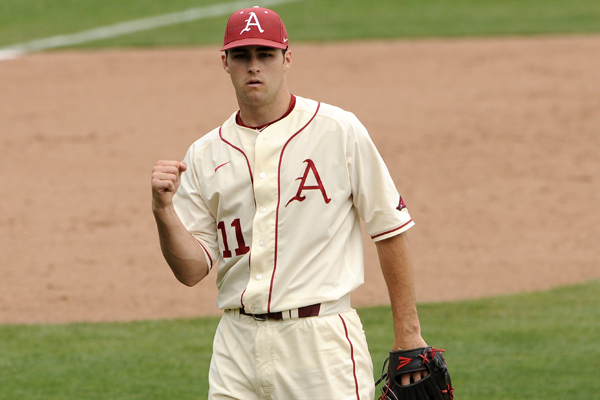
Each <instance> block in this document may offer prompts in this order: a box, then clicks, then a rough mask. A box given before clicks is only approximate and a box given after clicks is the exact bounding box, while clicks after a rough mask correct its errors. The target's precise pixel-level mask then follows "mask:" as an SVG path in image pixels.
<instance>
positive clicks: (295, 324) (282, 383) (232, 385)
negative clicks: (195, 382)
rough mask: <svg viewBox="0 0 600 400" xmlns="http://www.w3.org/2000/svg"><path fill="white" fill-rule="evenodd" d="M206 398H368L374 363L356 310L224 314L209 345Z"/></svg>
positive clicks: (286, 399)
mask: <svg viewBox="0 0 600 400" xmlns="http://www.w3.org/2000/svg"><path fill="white" fill-rule="evenodd" d="M209 384H210V391H209V395H208V398H209V399H211V400H222V399H228V400H231V399H237V400H258V399H261V400H263V399H264V400H267V399H268V400H320V399H322V400H325V399H327V400H356V399H362V400H372V399H373V398H374V395H375V385H374V381H373V364H372V361H371V356H370V354H369V350H368V347H367V341H366V338H365V334H364V331H363V327H362V324H361V322H360V319H359V317H358V314H357V313H356V311H355V310H354V309H350V310H348V311H346V312H343V313H340V314H332V315H324V316H317V317H308V318H297V319H288V320H266V321H257V320H255V319H254V318H253V317H252V316H248V315H242V314H240V313H239V310H227V311H226V312H225V314H224V315H223V317H222V319H221V321H220V323H219V326H218V328H217V332H216V333H215V339H214V344H213V356H212V360H211V364H210V373H209Z"/></svg>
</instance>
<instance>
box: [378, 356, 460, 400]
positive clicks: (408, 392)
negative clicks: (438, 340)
mask: <svg viewBox="0 0 600 400" xmlns="http://www.w3.org/2000/svg"><path fill="white" fill-rule="evenodd" d="M443 352H444V350H441V349H435V348H433V347H419V348H417V349H412V350H398V351H390V357H389V358H388V359H387V360H385V362H384V363H383V370H382V371H381V378H379V380H378V381H377V383H376V384H375V385H376V386H377V385H379V383H381V382H382V381H383V380H384V379H385V378H386V377H387V380H386V382H385V384H384V385H383V386H382V387H381V397H379V399H380V400H451V399H454V388H453V387H452V382H451V381H450V374H448V366H447V365H446V360H445V359H444V356H443V355H442V353H443ZM388 361H389V364H388ZM386 364H387V366H388V368H387V372H386V371H385V366H386ZM416 371H427V372H428V375H427V376H426V377H425V378H423V379H421V380H419V381H417V382H412V381H411V383H410V384H409V385H406V386H402V385H401V383H400V376H401V375H404V374H410V373H412V372H416Z"/></svg>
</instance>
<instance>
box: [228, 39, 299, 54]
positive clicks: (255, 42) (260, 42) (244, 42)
mask: <svg viewBox="0 0 600 400" xmlns="http://www.w3.org/2000/svg"><path fill="white" fill-rule="evenodd" d="M243 46H267V47H274V48H276V49H281V50H284V49H287V47H288V45H287V43H279V42H275V41H273V40H267V39H256V38H248V39H240V40H234V41H233V42H231V43H228V44H226V45H225V46H223V47H222V48H221V51H225V50H229V49H233V48H235V47H243Z"/></svg>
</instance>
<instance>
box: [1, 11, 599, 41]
mask: <svg viewBox="0 0 600 400" xmlns="http://www.w3.org/2000/svg"><path fill="white" fill-rule="evenodd" d="M223 1H231V0H169V1H166V0H162V1H157V0H131V1H120V0H85V1H82V0H19V1H0V46H8V45H11V44H15V43H22V42H25V41H29V40H32V39H37V38H44V37H49V36H52V35H57V34H68V33H75V32H79V31H82V30H86V29H90V28H94V27H98V26H104V25H108V24H114V23H118V22H123V21H129V20H132V19H136V18H143V17H149V16H155V15H160V14H164V13H170V12H177V11H183V10H186V9H189V8H195V7H201V6H204V5H209V4H215V3H221V2H223ZM273 8H274V9H275V10H277V11H278V12H279V13H280V14H281V16H282V18H283V19H284V21H285V22H286V26H287V28H288V32H289V34H290V37H291V40H292V41H293V42H294V41H334V40H335V41H337V40H361V39H373V38H379V39H381V38H383V39H386V38H415V37H432V36H439V37H456V36H489V35H528V34H557V33H561V34H564V33H590V32H594V33H597V32H600V2H599V1H597V0H380V1H364V0H344V1H339V0H304V1H299V2H296V3H290V4H285V5H280V6H274V7H273ZM226 20H227V16H222V17H218V18H213V19H207V20H200V21H195V22H189V23H185V24H179V25H174V26H170V27H164V28H160V29H156V30H153V31H149V32H140V33H135V34H131V35H125V36H121V37H119V38H114V39H109V40H103V41H98V42H91V43H89V44H86V45H82V46H81V47H123V46H126V47H130V46H188V45H198V44H200V45H203V44H215V43H219V42H220V41H221V40H222V37H223V29H224V25H225V22H226Z"/></svg>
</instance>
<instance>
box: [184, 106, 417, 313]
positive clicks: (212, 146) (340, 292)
mask: <svg viewBox="0 0 600 400" xmlns="http://www.w3.org/2000/svg"><path fill="white" fill-rule="evenodd" d="M294 99H295V105H294V108H293V110H292V111H291V112H290V113H289V114H288V115H286V116H285V117H284V118H282V119H281V120H279V121H276V122H275V123H272V124H271V125H268V126H267V127H266V128H264V129H263V130H262V131H260V132H259V131H258V130H256V129H252V128H247V127H243V126H240V125H238V124H237V123H236V114H233V115H232V116H231V117H230V118H229V119H228V120H227V121H226V122H225V123H224V124H223V125H222V126H221V127H219V128H217V129H215V130H213V131H211V132H210V133H208V134H207V135H205V136H203V137H202V138H200V139H199V140H197V141H196V142H195V143H194V144H192V146H191V147H190V148H189V150H188V152H187V154H186V157H185V162H186V163H187V164H188V169H187V171H185V172H184V173H183V174H182V177H181V184H180V186H179V189H178V191H177V193H176V194H175V196H174V200H173V201H174V205H175V210H176V212H177V214H178V216H179V218H180V219H181V221H182V222H183V224H184V226H185V227H186V228H187V229H188V231H189V232H190V233H191V234H192V235H193V236H194V237H195V238H196V239H197V241H198V242H199V244H200V245H201V246H202V248H203V249H204V252H205V255H206V259H207V262H208V264H209V266H210V268H212V266H213V265H215V264H217V262H218V273H217V286H218V288H219V295H218V298H217V306H218V307H219V308H221V309H232V308H239V307H244V308H245V309H246V310H248V311H250V312H252V313H266V312H277V311H284V310H290V309H296V308H300V307H304V306H307V305H311V304H318V303H327V302H334V301H337V300H339V299H342V298H343V297H344V296H347V295H348V294H349V293H350V292H352V291H353V290H355V289H356V288H357V287H359V286H360V285H361V284H362V283H363V282H364V278H363V276H364V265H363V248H362V235H361V227H360V218H362V219H363V220H364V222H365V229H366V231H367V233H368V234H369V235H371V237H372V238H373V240H375V241H377V240H381V239H385V238H388V237H391V236H394V235H397V234H399V233H401V232H404V231H405V230H407V229H408V228H410V227H411V226H412V225H413V224H414V223H413V221H412V219H411V217H410V215H409V213H408V210H407V209H406V207H405V205H404V202H403V201H402V198H401V197H400V195H399V194H398V191H397V190H396V187H395V185H394V182H393V181H392V178H391V176H390V174H389V172H388V170H387V167H386V166H385V164H384V162H383V160H382V158H381V156H380V155H379V153H378V151H377V149H376V148H375V146H374V144H373V142H372V141H371V139H370V137H369V135H368V133H367V130H366V129H365V128H364V126H363V125H362V124H361V123H360V122H359V120H358V119H357V118H356V117H355V116H354V115H353V114H352V113H349V112H347V111H344V110H342V109H340V108H337V107H334V106H331V105H327V104H323V103H318V102H315V101H313V100H309V99H304V98H301V97H295V98H294Z"/></svg>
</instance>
